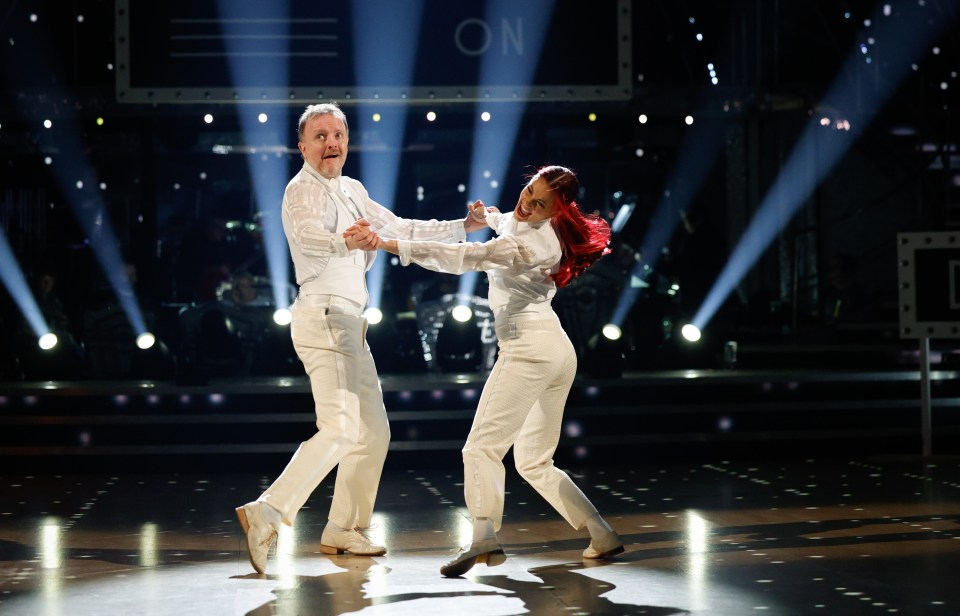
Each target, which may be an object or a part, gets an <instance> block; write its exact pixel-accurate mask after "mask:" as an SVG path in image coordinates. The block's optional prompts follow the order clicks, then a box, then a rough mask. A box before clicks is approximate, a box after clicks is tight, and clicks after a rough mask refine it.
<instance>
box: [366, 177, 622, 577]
mask: <svg viewBox="0 0 960 616" xmlns="http://www.w3.org/2000/svg"><path fill="white" fill-rule="evenodd" d="M579 191H580V182H579V180H578V179H577V176H576V174H575V173H574V172H573V171H571V170H570V169H567V168H566V167H560V166H555V165H551V166H546V167H542V168H541V169H539V170H538V171H537V172H536V173H535V174H533V176H532V177H530V178H529V181H528V182H527V184H526V186H524V188H523V190H522V191H521V193H520V197H519V199H518V200H517V205H516V207H515V208H514V210H513V212H512V213H511V214H502V213H500V212H499V211H498V210H497V209H496V208H487V207H485V206H484V204H483V203H482V202H480V201H476V202H474V203H473V204H472V205H471V206H469V207H470V213H471V216H472V217H473V225H471V228H468V229H467V230H468V231H472V230H476V229H478V228H482V227H483V226H484V225H486V226H489V227H490V228H492V229H493V230H494V231H495V232H496V233H497V237H495V238H493V239H491V240H489V241H486V242H482V243H481V242H467V243H460V244H443V243H441V242H431V241H411V240H380V242H379V245H378V248H380V249H382V250H386V251H387V252H390V253H393V254H395V255H399V256H400V261H401V263H402V264H403V265H409V264H410V263H416V264H417V265H420V266H422V267H425V268H427V269H431V270H434V271H438V272H447V273H452V274H462V273H464V272H467V271H486V273H487V276H488V278H489V282H490V285H489V289H490V290H489V300H490V308H491V309H492V310H493V312H494V316H495V323H496V331H497V339H498V345H499V355H498V357H497V361H496V364H495V365H494V366H493V370H492V371H491V373H490V376H489V378H488V379H487V382H486V384H485V385H484V388H483V393H482V394H481V396H480V403H479V406H478V407H477V412H476V415H475V417H474V420H473V427H472V428H471V429H470V434H469V435H468V436H467V442H466V444H465V445H464V447H463V464H464V496H465V499H466V505H467V509H468V510H469V511H470V515H471V518H472V520H473V539H472V541H471V542H470V543H469V544H468V545H465V546H463V547H462V548H461V549H460V550H459V552H458V553H457V555H456V556H455V557H454V559H453V560H452V561H450V562H449V563H447V564H446V565H444V566H443V567H442V568H441V569H440V572H441V573H442V574H443V575H445V576H447V577H456V576H459V575H463V574H464V573H466V572H467V571H469V570H470V568H471V567H473V565H474V564H476V563H478V562H480V563H486V564H487V565H488V566H493V565H499V564H501V563H502V562H504V561H505V560H506V555H505V554H504V553H503V548H502V547H501V546H500V543H499V541H498V540H497V536H496V531H497V530H499V529H500V524H501V520H502V518H503V506H504V475H505V469H504V466H503V458H504V456H505V455H506V453H507V451H508V450H509V449H510V447H511V446H512V447H513V457H514V460H515V462H516V466H517V471H518V472H519V473H520V475H521V476H522V477H523V478H524V479H525V480H526V481H527V482H528V483H529V484H530V485H531V486H533V487H534V488H535V489H536V490H537V492H539V493H540V494H541V495H542V496H543V497H544V498H545V499H546V500H547V502H549V503H550V504H551V505H552V506H553V507H554V508H555V509H556V510H557V511H558V512H559V513H560V515H562V516H563V518H564V519H565V520H566V521H567V522H568V523H569V524H570V525H571V526H573V528H575V529H577V530H580V529H583V528H586V529H587V531H588V532H589V534H590V545H589V546H588V547H587V548H586V550H584V552H583V557H584V558H589V559H598V558H609V557H611V556H613V555H615V554H619V553H620V552H622V551H623V543H622V541H621V540H620V537H619V536H618V535H617V533H616V532H614V530H613V529H612V528H610V526H609V525H608V524H607V523H606V521H604V519H603V518H602V517H601V516H600V514H599V513H598V512H597V509H596V507H594V506H593V504H592V503H591V502H590V501H589V500H588V499H587V497H586V496H584V494H583V492H581V491H580V489H579V488H578V487H577V486H576V485H575V484H574V483H573V481H572V480H571V479H570V477H569V476H568V475H567V474H566V473H565V472H563V471H561V470H560V469H558V468H557V467H556V466H554V464H553V454H554V452H555V450H556V448H557V443H558V442H559V439H560V428H561V423H562V420H563V409H564V405H565V404H566V400H567V395H568V393H569V392H570V387H571V385H573V380H574V377H575V376H576V372H577V356H576V354H575V352H574V347H573V345H572V344H571V342H570V340H569V338H568V337H567V335H566V333H565V332H564V331H563V328H562V327H561V325H560V320H559V319H558V318H557V315H556V313H554V311H553V308H552V307H551V300H552V299H553V296H554V295H555V294H556V290H557V287H563V286H566V285H567V284H569V282H570V281H571V280H573V279H574V278H576V277H577V276H579V275H580V274H581V273H582V272H583V271H584V270H585V269H586V268H587V267H589V266H590V265H591V264H592V263H594V262H595V261H596V260H597V259H599V258H600V257H601V256H603V255H604V254H606V253H608V252H609V248H608V244H609V241H610V227H609V225H607V223H606V222H605V221H604V220H602V219H600V218H599V217H597V216H593V215H585V214H583V213H582V212H581V211H580V208H579V207H578V205H577V202H576V197H577V195H578V193H579ZM360 224H363V223H362V222H361V223H360ZM347 233H348V234H349V233H351V231H350V230H348V231H347Z"/></svg>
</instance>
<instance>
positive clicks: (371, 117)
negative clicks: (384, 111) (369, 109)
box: [370, 113, 380, 122]
mask: <svg viewBox="0 0 960 616" xmlns="http://www.w3.org/2000/svg"><path fill="white" fill-rule="evenodd" d="M370 119H372V120H373V121H374V122H379V121H380V114H379V113H375V114H373V115H372V116H370Z"/></svg>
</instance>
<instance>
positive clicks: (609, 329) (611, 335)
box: [600, 323, 623, 340]
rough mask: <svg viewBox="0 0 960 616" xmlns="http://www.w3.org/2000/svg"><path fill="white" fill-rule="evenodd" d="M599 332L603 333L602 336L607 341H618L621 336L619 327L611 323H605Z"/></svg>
mask: <svg viewBox="0 0 960 616" xmlns="http://www.w3.org/2000/svg"><path fill="white" fill-rule="evenodd" d="M600 331H601V332H603V336H604V337H605V338H607V339H608V340H620V336H622V335H623V332H622V331H621V330H620V327H619V326H617V325H614V324H613V323H607V324H606V325H604V326H603V329H602V330H600Z"/></svg>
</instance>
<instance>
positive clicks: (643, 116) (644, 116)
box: [637, 113, 648, 124]
mask: <svg viewBox="0 0 960 616" xmlns="http://www.w3.org/2000/svg"><path fill="white" fill-rule="evenodd" d="M647 119H648V118H647V114H645V113H641V114H640V117H639V118H637V120H638V121H639V122H640V123H641V124H646V123H647Z"/></svg>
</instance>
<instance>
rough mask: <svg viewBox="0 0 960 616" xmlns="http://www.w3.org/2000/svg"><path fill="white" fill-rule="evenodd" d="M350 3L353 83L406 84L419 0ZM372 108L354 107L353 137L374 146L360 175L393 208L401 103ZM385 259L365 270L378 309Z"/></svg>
mask: <svg viewBox="0 0 960 616" xmlns="http://www.w3.org/2000/svg"><path fill="white" fill-rule="evenodd" d="M350 6H351V9H352V22H353V40H354V41H356V42H357V45H356V47H355V48H354V55H355V58H356V81H357V85H358V86H360V87H363V86H365V85H367V84H378V83H379V84H394V85H397V86H400V87H406V88H409V87H410V84H411V83H412V81H413V68H414V65H415V61H416V52H417V41H418V40H419V38H420V27H421V23H422V21H423V11H424V2H423V0H408V1H407V2H405V3H404V5H403V10H399V11H398V10H396V7H395V6H393V4H392V3H387V2H381V1H379V0H357V1H355V2H352V3H351V5H350ZM387 25H389V26H388V27H385V26H387ZM374 109H375V106H374V105H373V104H363V105H360V106H359V108H358V117H357V120H356V125H357V131H356V133H355V134H356V138H357V141H359V139H360V138H361V137H362V138H363V139H365V140H366V141H368V142H372V143H364V145H370V146H375V147H365V148H363V149H362V150H361V151H360V154H359V156H360V178H361V180H362V181H363V183H364V186H365V187H366V188H367V191H368V193H369V194H370V197H371V198H372V199H373V200H374V201H376V202H377V203H381V204H382V205H384V207H387V208H388V209H393V202H394V200H395V199H396V196H397V195H396V192H397V178H398V177H399V175H400V153H401V151H402V149H403V139H404V133H405V128H406V121H407V105H404V104H401V105H390V106H389V111H384V112H383V113H382V114H381V118H380V121H379V122H375V121H374V120H373V117H372V116H373V111H374ZM386 264H387V259H384V258H382V257H381V258H378V259H375V260H374V262H373V266H372V267H371V268H370V271H369V272H367V288H368V289H369V291H370V306H371V307H372V308H378V309H379V308H380V305H381V301H382V296H383V278H384V275H385V272H386Z"/></svg>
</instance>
